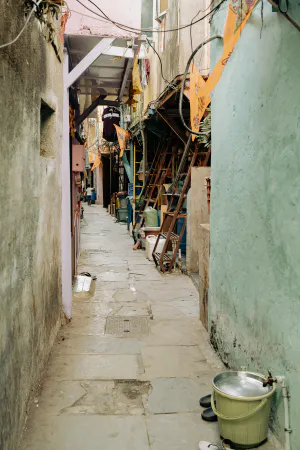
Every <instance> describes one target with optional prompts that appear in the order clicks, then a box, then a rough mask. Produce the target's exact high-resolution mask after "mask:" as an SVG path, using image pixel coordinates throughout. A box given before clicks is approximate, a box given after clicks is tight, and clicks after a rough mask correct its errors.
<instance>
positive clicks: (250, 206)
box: [209, 0, 300, 448]
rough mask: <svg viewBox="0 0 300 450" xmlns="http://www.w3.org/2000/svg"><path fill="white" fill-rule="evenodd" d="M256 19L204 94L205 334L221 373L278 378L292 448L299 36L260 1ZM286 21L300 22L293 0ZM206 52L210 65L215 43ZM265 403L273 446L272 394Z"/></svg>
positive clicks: (218, 23)
mask: <svg viewBox="0 0 300 450" xmlns="http://www.w3.org/2000/svg"><path fill="white" fill-rule="evenodd" d="M225 13H226V11H224V12H222V13H220V14H218V15H217V16H216V17H215V19H214V21H213V24H212V35H214V34H216V33H217V32H221V33H222V32H223V25H224V20H225ZM261 13H262V10H261V3H260V4H258V5H257V7H256V8H255V10H254V13H253V15H252V17H251V18H250V19H249V22H248V23H247V25H246V27H245V29H244V30H243V32H242V36H241V38H240V39H239V41H238V43H237V46H236V48H235V50H234V52H233V54H232V56H231V58H230V60H229V62H228V64H227V65H226V67H225V70H224V72H223V75H222V77H221V80H220V82H219V84H218V85H217V87H216V88H215V90H214V92H213V95H212V142H213V146H212V198H211V261H210V295H209V307H210V330H211V339H212V343H213V344H214V347H215V348H216V350H217V351H218V352H219V353H220V355H221V356H222V359H223V361H224V362H225V363H226V364H227V365H228V366H229V367H232V368H235V369H240V368H241V366H246V367H247V368H248V369H250V370H252V371H258V372H260V373H263V374H266V373H267V371H268V370H271V372H272V374H274V375H275V374H278V375H285V376H286V377H287V381H288V385H289V388H290V394H291V400H290V408H291V420H292V428H293V433H292V435H291V439H292V447H293V448H297V447H299V443H298V442H299V439H300V431H299V427H298V423H299V420H300V410H299V407H298V402H297V399H298V398H299V395H300V380H299V360H300V353H299V351H300V346H299V342H300V331H299V330H300V329H299V319H300V310H299V292H300V281H299V271H300V258H299V245H300V241H299V222H300V202H299V182H300V177H299V166H300V159H299V146H300V91H299V89H298V85H299V75H300V60H299V48H300V34H299V32H298V31H297V30H296V29H295V28H294V27H293V26H292V25H291V24H290V23H289V22H288V21H287V20H285V19H284V18H283V17H281V16H280V15H279V14H277V13H276V12H272V7H271V5H269V4H268V3H265V7H264V9H263V19H264V20H263V23H262V20H261ZM289 14H290V15H291V17H292V18H293V19H294V20H295V21H296V22H298V23H300V9H299V2H298V1H295V0H293V1H291V2H289ZM213 49H214V50H213V64H212V65H214V63H215V62H216V61H217V59H218V58H219V57H220V56H221V51H222V43H214V44H213ZM274 406H275V408H274V410H275V411H276V417H275V418H273V419H274V420H273V423H272V426H273V427H274V428H275V430H276V432H277V433H279V434H280V435H281V438H282V439H283V434H284V432H283V430H284V426H283V408H282V398H281V394H280V393H278V395H277V397H276V404H275V405H274Z"/></svg>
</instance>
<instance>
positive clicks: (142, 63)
mask: <svg viewBox="0 0 300 450" xmlns="http://www.w3.org/2000/svg"><path fill="white" fill-rule="evenodd" d="M141 72H142V85H143V88H145V87H147V85H148V81H147V71H146V63H145V60H144V59H142V60H141Z"/></svg>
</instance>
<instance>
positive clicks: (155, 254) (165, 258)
mask: <svg viewBox="0 0 300 450" xmlns="http://www.w3.org/2000/svg"><path fill="white" fill-rule="evenodd" d="M153 255H154V256H155V257H156V258H157V259H158V260H160V259H161V253H153ZM171 260H172V258H171V257H170V256H169V255H167V254H166V253H165V254H164V256H163V261H171Z"/></svg>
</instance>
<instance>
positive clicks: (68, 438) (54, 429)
mask: <svg viewBox="0 0 300 450" xmlns="http://www.w3.org/2000/svg"><path fill="white" fill-rule="evenodd" d="M34 430H35V431H34V432H29V433H28V435H27V436H26V440H25V442H24V447H23V449H24V450H118V449H121V450H149V445H148V436H147V429H146V425H145V419H144V417H141V416H98V415H92V416H85V415H61V416H59V417H51V418H49V417H45V418H43V420H38V422H37V423H36V424H35V426H34Z"/></svg>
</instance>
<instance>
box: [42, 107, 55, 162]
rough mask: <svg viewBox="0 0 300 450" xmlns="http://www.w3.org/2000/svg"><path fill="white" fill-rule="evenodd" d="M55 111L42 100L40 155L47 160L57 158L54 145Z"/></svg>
mask: <svg viewBox="0 0 300 450" xmlns="http://www.w3.org/2000/svg"><path fill="white" fill-rule="evenodd" d="M54 112H55V111H54V109H53V108H51V106H49V105H48V104H47V103H46V102H45V101H44V100H43V99H41V108H40V155H41V156H43V157H45V158H54V157H55V145H54V133H55V126H54V118H55V116H54Z"/></svg>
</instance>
